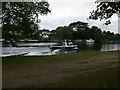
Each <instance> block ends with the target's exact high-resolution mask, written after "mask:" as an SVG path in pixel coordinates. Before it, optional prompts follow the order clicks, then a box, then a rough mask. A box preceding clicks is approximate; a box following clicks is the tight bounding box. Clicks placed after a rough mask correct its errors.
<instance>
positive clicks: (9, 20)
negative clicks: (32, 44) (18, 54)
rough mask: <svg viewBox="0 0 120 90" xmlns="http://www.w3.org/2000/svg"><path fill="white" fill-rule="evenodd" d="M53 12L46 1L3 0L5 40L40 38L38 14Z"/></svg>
mask: <svg viewBox="0 0 120 90" xmlns="http://www.w3.org/2000/svg"><path fill="white" fill-rule="evenodd" d="M48 12H51V11H50V9H49V4H48V2H46V1H41V2H2V30H3V32H2V35H3V38H4V39H5V42H9V41H12V42H13V41H19V40H20V39H35V38H38V32H37V30H38V26H37V24H36V23H39V20H38V14H41V15H44V14H48Z"/></svg>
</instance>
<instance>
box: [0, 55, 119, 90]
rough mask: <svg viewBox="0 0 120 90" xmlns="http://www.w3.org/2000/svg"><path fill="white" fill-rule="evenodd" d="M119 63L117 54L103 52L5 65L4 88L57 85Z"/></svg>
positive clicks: (71, 85)
mask: <svg viewBox="0 0 120 90" xmlns="http://www.w3.org/2000/svg"><path fill="white" fill-rule="evenodd" d="M117 65H118V55H117V54H101V55H97V56H93V57H89V58H82V59H79V60H71V61H59V62H40V63H33V64H28V65H21V66H13V67H3V81H2V82H3V88H30V87H31V88H32V87H33V88H35V87H37V88H41V87H51V86H53V87H57V85H56V84H59V82H68V81H70V79H71V78H75V77H78V76H81V77H84V76H86V75H88V76H89V75H91V77H93V76H94V74H93V75H92V74H89V73H98V72H99V73H100V71H101V70H104V69H107V68H113V67H117ZM98 75H99V74H98ZM94 77H96V76H94ZM79 83H80V82H79ZM81 83H82V82H81ZM51 84H52V85H51ZM60 85H61V84H60ZM74 86H75V84H70V85H68V87H74ZM59 87H62V85H61V86H59ZM81 87H82V86H81Z"/></svg>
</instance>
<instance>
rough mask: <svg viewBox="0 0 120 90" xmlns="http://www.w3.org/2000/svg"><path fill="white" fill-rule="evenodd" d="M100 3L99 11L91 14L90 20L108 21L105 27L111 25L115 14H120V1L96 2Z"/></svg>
mask: <svg viewBox="0 0 120 90" xmlns="http://www.w3.org/2000/svg"><path fill="white" fill-rule="evenodd" d="M112 1H113V0H112ZM96 3H98V5H97V9H96V10H93V11H92V12H91V15H90V16H89V19H93V20H97V19H100V20H106V22H105V25H108V24H110V23H111V21H110V18H111V17H112V16H113V14H118V15H119V14H120V1H119V2H100V0H99V2H96Z"/></svg>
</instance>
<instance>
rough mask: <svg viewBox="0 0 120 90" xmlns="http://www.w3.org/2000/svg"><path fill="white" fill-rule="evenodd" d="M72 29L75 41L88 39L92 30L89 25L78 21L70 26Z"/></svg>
mask: <svg viewBox="0 0 120 90" xmlns="http://www.w3.org/2000/svg"><path fill="white" fill-rule="evenodd" d="M69 26H70V27H72V28H73V29H74V31H76V32H74V37H76V38H74V39H88V38H89V33H88V32H89V31H90V28H89V27H88V23H85V22H81V21H77V22H73V23H70V24H69Z"/></svg>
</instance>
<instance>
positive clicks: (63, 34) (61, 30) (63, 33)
mask: <svg viewBox="0 0 120 90" xmlns="http://www.w3.org/2000/svg"><path fill="white" fill-rule="evenodd" d="M56 30H57V33H56V36H57V38H58V39H60V40H64V39H66V40H69V39H70V40H72V39H73V29H72V28H71V27H67V26H64V27H58V28H57V29H56Z"/></svg>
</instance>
